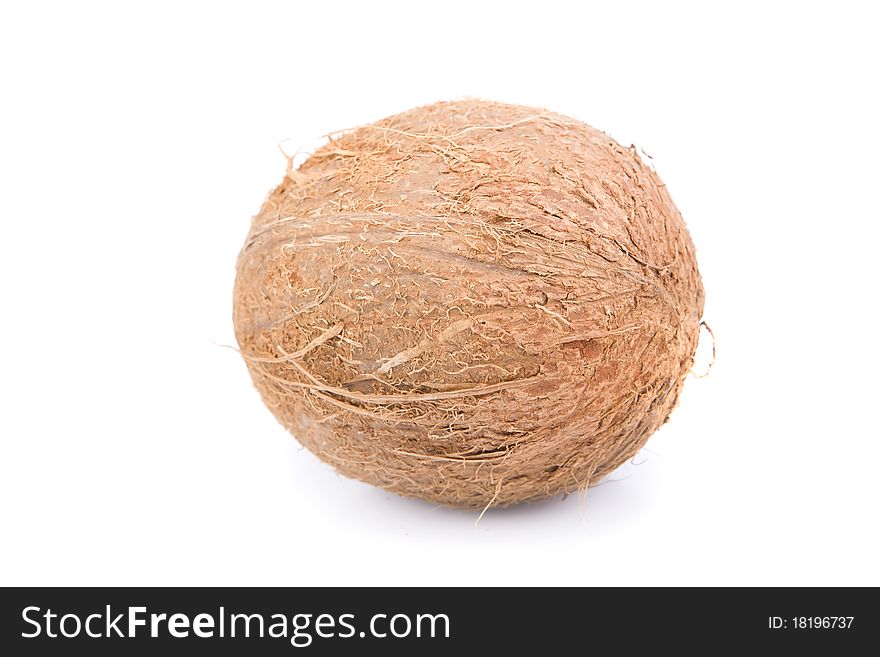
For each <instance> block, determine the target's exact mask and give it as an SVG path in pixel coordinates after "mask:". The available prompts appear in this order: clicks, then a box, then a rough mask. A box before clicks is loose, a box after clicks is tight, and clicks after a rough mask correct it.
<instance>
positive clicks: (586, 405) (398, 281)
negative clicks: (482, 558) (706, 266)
mask: <svg viewBox="0 0 880 657" xmlns="http://www.w3.org/2000/svg"><path fill="white" fill-rule="evenodd" d="M702 309H703V288H702V283H701V280H700V275H699V272H698V271H697V264H696V259H695V255H694V246H693V244H692V242H691V239H690V237H689V235H688V232H687V229H686V227H685V224H684V221H683V220H682V218H681V215H680V214H679V212H678V210H677V209H676V208H675V205H674V204H673V203H672V200H671V198H670V197H669V194H668V192H667V191H666V187H665V186H664V185H663V183H662V182H661V181H660V179H659V178H658V177H657V175H656V174H655V173H654V171H653V170H652V169H651V168H650V167H648V166H646V165H645V164H643V163H642V161H641V160H640V159H639V156H638V155H637V154H636V151H635V149H634V148H624V147H622V146H620V145H619V144H618V143H616V142H615V141H614V140H613V139H611V138H610V137H608V136H607V135H606V134H604V133H602V132H600V131H598V130H595V129H593V128H591V127H590V126H588V125H586V124H584V123H581V122H580V121H576V120H574V119H571V118H568V117H565V116H561V115H559V114H554V113H551V112H547V111H543V110H538V109H534V108H529V107H520V106H516V105H505V104H500V103H492V102H485V101H477V100H468V101H461V102H445V103H436V104H434V105H429V106H426V107H420V108H417V109H414V110H411V111H409V112H404V113H402V114H398V115H396V116H392V117H389V118H387V119H384V120H382V121H379V122H378V123H376V124H374V125H369V126H363V127H359V128H356V129H354V130H350V131H346V132H344V133H340V134H338V135H336V136H335V137H334V138H331V140H330V141H329V143H328V144H326V145H325V146H323V147H322V148H320V149H318V150H317V152H315V153H314V154H313V155H312V156H311V157H310V158H309V159H308V160H307V161H306V162H305V163H304V164H303V165H302V166H301V167H299V169H298V170H290V171H288V174H287V176H286V177H285V179H284V181H283V182H282V183H281V184H280V185H279V186H278V187H277V188H276V189H275V190H274V191H273V192H272V193H271V195H270V196H269V198H268V200H267V201H266V202H265V203H264V205H263V207H262V209H261V211H260V213H259V214H258V215H257V216H256V217H255V218H254V220H253V223H252V226H251V230H250V233H249V235H248V237H247V240H246V242H245V245H244V247H243V249H242V251H241V254H240V256H239V260H238V268H237V277H236V283H235V299H234V322H235V331H236V337H237V339H238V343H239V347H240V351H241V354H242V355H243V357H244V358H245V361H246V363H247V366H248V369H249V370H250V374H251V376H252V378H253V381H254V384H255V385H256V387H257V389H258V390H259V392H260V394H261V395H262V398H263V400H264V401H265V403H266V405H267V406H268V407H269V409H270V410H271V411H272V412H273V413H274V414H275V416H276V417H277V418H278V420H279V421H280V422H281V423H282V424H283V425H284V426H285V427H287V428H288V429H289V430H290V431H291V432H292V433H293V435H294V436H296V438H297V439H298V440H299V441H300V442H301V443H302V444H303V445H305V446H306V447H307V448H308V449H310V450H311V451H312V452H314V453H315V454H317V455H318V456H319V457H320V458H321V459H323V460H324V461H326V462H327V463H330V464H331V465H333V467H335V468H336V469H337V470H338V471H339V472H341V473H343V474H345V475H348V476H350V477H354V478H356V479H360V480H363V481H366V482H369V483H371V484H375V485H377V486H381V487H383V488H386V489H388V490H392V491H394V492H396V493H400V494H403V495H409V496H414V497H420V498H424V499H427V500H431V501H435V502H442V503H445V504H453V505H458V506H468V507H490V506H497V505H507V504H513V503H517V502H522V501H525V500H534V499H538V498H544V497H548V496H552V495H557V494H559V493H568V492H572V491H576V490H582V489H585V488H586V487H587V486H589V485H590V484H593V483H595V482H597V481H598V480H599V479H600V478H601V477H602V476H603V475H606V474H608V473H609V472H611V471H612V470H614V469H615V468H616V467H617V466H618V465H620V464H621V463H623V462H624V461H626V460H627V459H629V458H631V457H632V456H633V455H634V454H635V453H636V452H637V451H638V450H639V448H641V447H642V445H643V444H644V443H645V441H646V440H647V439H648V437H649V436H650V435H651V434H652V433H653V432H654V431H655V430H656V429H657V428H658V427H659V426H660V425H661V424H663V422H665V421H666V419H667V417H668V416H669V413H670V412H671V411H672V409H673V407H674V406H675V404H676V402H677V400H678V396H679V393H680V391H681V387H682V383H683V381H684V378H685V376H686V375H687V374H688V372H689V371H690V369H691V365H692V362H693V355H694V352H695V349H696V344H697V338H698V334H699V330H700V318H701V314H702Z"/></svg>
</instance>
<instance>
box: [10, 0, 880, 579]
mask: <svg viewBox="0 0 880 657" xmlns="http://www.w3.org/2000/svg"><path fill="white" fill-rule="evenodd" d="M661 4H662V5H667V6H664V7H660V6H658V5H661ZM867 6H868V5H867V3H865V4H862V3H845V2H838V3H825V4H824V5H812V4H810V3H791V4H788V3H782V2H778V3H767V2H761V3H755V4H751V3H738V4H737V5H736V6H735V8H733V7H732V8H730V9H728V10H721V9H718V8H714V5H711V6H710V4H708V3H693V4H671V5H670V4H669V3H609V2H603V3H596V4H595V5H594V6H588V3H575V2H551V1H548V0H543V1H542V2H536V3H522V4H516V3H511V2H506V3H488V2H487V3H479V2H450V1H448V0H447V1H446V2H443V3H429V4H422V3H415V2H406V3H400V4H399V5H394V4H390V3H339V2H329V1H328V2H316V3H299V2H296V3H295V2H277V3H274V2H273V3H270V2H249V3H238V5H232V4H224V3H214V2H212V3H196V2H191V3H176V2H174V3H173V2H150V3H140V4H135V3H110V2H108V3H95V2H81V3H61V2H58V3H45V2H33V3H18V6H17V7H11V6H10V3H7V4H4V6H3V8H2V9H0V62H2V63H0V92H2V102H0V188H2V193H0V218H2V224H0V236H2V237H0V249H2V256H0V285H2V299H0V303H2V306H0V308H2V310H0V314H2V316H0V345H2V349H3V354H2V360H0V377H2V378H0V437H2V438H0V439H2V457H0V523H2V524H0V526H2V528H3V529H2V540H0V584H3V585H9V584H30V585H36V584H119V585H123V584H124V585H136V584H142V585H144V584H145V585H149V584H212V585H215V584H216V585H220V584H235V585H237V584H255V585H259V584H407V585H427V584H481V585H482V584H563V585H565V584H612V585H617V584H622V585H630V584H698V585H702V584H734V585H738V584H774V585H775V584H804V585H805V584H848V585H853V584H873V585H878V584H880V568H878V560H877V554H878V553H880V533H878V522H877V507H878V502H880V487H878V477H877V473H876V471H877V468H878V467H880V436H878V429H877V423H876V420H875V419H874V411H875V408H876V406H877V400H876V396H877V389H878V385H877V379H876V372H877V371H878V365H880V363H878V358H877V348H876V323H875V322H876V319H877V311H876V306H877V270H876V264H875V263H876V260H875V258H876V249H877V247H876V243H877V238H878V236H880V230H878V221H880V216H878V215H880V211H878V202H877V198H876V197H877V189H878V173H880V171H878V165H877V160H876V151H877V148H878V146H880V138H878V137H880V135H878V121H877V117H878V116H880V106H878V100H877V72H876V65H877V62H878V61H880V49H878V45H877V39H876V25H877V21H876V17H875V16H871V15H870V14H869V11H870V10H868V9H864V8H862V7H867ZM463 96H479V97H486V98H490V99H495V100H501V101H508V102H516V103H523V104H531V105H538V106H543V107H548V108H551V109H553V110H555V111H559V112H563V113H567V114H570V115H572V116H575V117H577V118H579V119H582V120H584V121H587V122H588V123H590V124H592V125H594V126H596V127H598V128H600V129H603V130H605V131H607V132H608V133H609V134H611V135H612V136H613V137H615V138H616V139H617V140H618V141H620V142H621V143H623V144H624V145H629V144H630V143H635V144H637V145H638V146H639V147H640V148H642V149H644V151H646V152H647V153H650V154H651V155H652V156H653V157H654V164H655V166H656V168H657V170H658V172H659V173H660V175H661V176H662V177H663V179H664V181H665V182H666V183H667V185H668V187H669V189H670V191H671V192H672V195H673V198H674V199H675V200H676V203H677V204H678V206H679V208H680V209H681V211H682V213H683V214H684V216H685V219H686V220H687V222H688V225H689V227H690V230H691V233H692V236H693V238H694V241H695V243H696V245H697V253H698V258H699V262H700V267H701V270H702V273H703V276H704V280H705V285H706V291H707V305H706V318H707V320H708V321H709V322H710V324H711V325H712V327H713V328H714V330H715V333H716V336H717V341H718V360H717V364H716V366H715V368H714V370H713V371H712V373H711V375H710V376H709V377H708V378H705V379H690V380H689V381H688V382H687V383H686V386H685V389H684V392H683V395H682V399H681V404H680V406H679V408H678V409H677V410H676V411H675V412H674V413H673V415H672V418H671V421H670V422H669V423H668V424H667V425H666V426H665V427H664V428H663V429H662V430H661V431H660V432H659V433H658V434H657V435H656V436H654V438H652V439H651V441H650V442H649V443H648V447H647V448H646V449H645V450H644V451H643V452H642V453H641V454H640V455H639V456H638V457H637V459H636V460H635V463H634V464H631V465H628V466H625V467H624V468H622V469H621V470H620V471H618V472H617V473H615V474H614V475H613V476H612V477H610V478H609V479H608V480H606V482H605V483H603V484H602V485H600V486H598V487H596V488H594V489H591V490H590V492H589V493H588V495H587V496H586V499H583V498H579V497H577V496H573V497H570V498H569V499H566V500H564V501H562V500H558V499H556V500H551V501H549V502H546V503H542V504H536V505H531V506H526V507H521V508H515V509H512V510H494V511H490V512H489V513H488V514H487V515H486V516H485V517H484V518H483V520H482V521H481V522H480V524H479V525H478V526H475V524H474V521H475V519H476V514H475V513H471V512H463V511H455V510H449V509H445V508H438V507H433V506H430V505H427V504H424V503H421V502H414V501H408V500H403V499H400V498H397V497H395V496H393V495H391V494H388V493H385V492H382V491H379V490H375V489H372V488H370V487H368V486H365V485H362V484H359V483H356V482H353V481H349V480H346V479H342V478H340V477H338V476H337V475H336V474H334V473H333V472H332V471H331V470H330V469H329V468H328V467H327V466H325V465H323V464H321V463H320V462H319V461H318V460H317V459H316V458H314V457H313V456H312V455H311V454H309V453H308V452H306V451H304V450H303V449H302V448H300V447H299V445H298V444H297V443H296V441H295V440H294V439H293V438H292V437H290V436H289V435H288V434H287V433H286V432H285V431H284V430H283V429H282V428H281V427H280V426H279V425H278V424H277V423H276V422H275V420H274V419H273V418H272V416H271V414H270V413H269V412H268V411H267V410H266V409H265V408H264V407H263V406H262V404H261V402H260V400H259V398H258V396H257V394H256V392H255V391H254V390H253V388H252V386H251V383H250V380H249V378H248V376H247V373H246V370H245V367H244V365H243V364H242V362H241V359H240V358H239V356H238V355H237V354H236V353H235V352H234V351H232V350H230V349H225V348H223V347H222V346H220V345H231V344H233V343H234V337H233V334H232V327H231V288H232V281H233V275H234V262H235V258H236V255H237V252H238V249H239V248H240V246H241V244H242V241H243V239H244V236H245V233H246V232H247V228H248V223H249V219H250V217H251V216H252V215H253V214H254V213H256V211H257V210H258V208H259V206H260V203H261V202H262V200H263V199H264V197H265V195H266V194H267V193H268V191H269V189H270V188H271V187H273V186H274V185H275V184H276V183H277V182H279V181H280V179H281V176H282V175H283V171H284V166H285V162H284V159H283V158H282V156H281V155H280V154H279V152H278V149H277V145H278V143H279V142H281V141H282V140H288V141H287V142H285V145H286V146H287V147H289V146H290V145H294V147H295V145H303V146H305V147H306V148H307V147H309V145H311V144H314V143H315V140H316V139H317V138H319V137H320V136H321V135H323V134H326V133H327V132H330V131H332V130H336V129H340V128H344V127H349V126H352V125H356V124H360V123H364V122H370V121H373V120H376V119H379V118H381V117H383V116H385V115H388V114H393V113H396V112H398V111H401V110H404V109H407V108H409V107H412V106H414V105H418V104H423V103H427V102H432V101H434V100H440V99H450V98H459V97H463Z"/></svg>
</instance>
